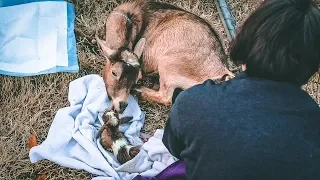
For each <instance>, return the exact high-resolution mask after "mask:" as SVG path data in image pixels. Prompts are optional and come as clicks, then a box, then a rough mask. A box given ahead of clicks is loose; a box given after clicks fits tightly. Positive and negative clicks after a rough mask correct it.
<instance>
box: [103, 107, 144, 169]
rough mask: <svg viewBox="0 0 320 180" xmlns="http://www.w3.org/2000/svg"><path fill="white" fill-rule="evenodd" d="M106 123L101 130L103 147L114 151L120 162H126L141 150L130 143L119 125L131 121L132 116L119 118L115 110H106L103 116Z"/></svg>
mask: <svg viewBox="0 0 320 180" xmlns="http://www.w3.org/2000/svg"><path fill="white" fill-rule="evenodd" d="M102 119H103V121H104V125H103V126H102V127H101V129H100V130H99V134H98V136H100V138H101V139H100V142H101V145H102V147H103V148H104V149H105V150H107V151H110V152H113V154H114V156H115V157H116V158H117V160H118V161H119V163H121V164H124V163H126V162H127V161H129V160H131V159H133V158H134V157H135V156H136V155H137V154H138V153H139V152H140V150H139V148H138V147H134V146H132V145H130V143H129V141H128V140H127V138H126V137H125V136H124V134H123V133H122V132H120V130H119V126H120V125H121V124H123V123H127V122H129V121H130V120H131V119H132V117H123V118H121V119H119V117H118V114H116V113H115V112H114V111H109V110H106V111H105V112H104V114H103V116H102Z"/></svg>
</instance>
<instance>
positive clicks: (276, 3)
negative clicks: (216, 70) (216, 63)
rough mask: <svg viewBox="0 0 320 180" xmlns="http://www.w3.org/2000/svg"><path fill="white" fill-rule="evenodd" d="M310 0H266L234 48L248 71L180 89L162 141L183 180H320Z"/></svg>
mask: <svg viewBox="0 0 320 180" xmlns="http://www.w3.org/2000/svg"><path fill="white" fill-rule="evenodd" d="M319 48H320V11H319V9H318V8H317V7H316V5H315V3H314V2H313V1H312V0H266V1H264V2H263V3H262V4H261V5H260V6H259V7H258V8H257V9H256V11H254V12H253V13H252V14H251V15H250V16H249V17H248V19H247V20H246V21H245V22H244V24H243V26H242V27H241V28H240V30H239V32H238V33H237V35H236V38H235V39H234V41H233V43H231V47H230V57H231V59H232V60H233V61H234V62H236V63H238V64H239V65H240V64H241V65H242V67H243V72H241V73H240V74H238V75H237V76H236V77H235V78H233V79H231V80H229V81H226V82H224V83H219V84H215V83H214V82H213V81H212V80H207V81H205V82H204V83H203V84H200V85H196V86H194V87H191V88H189V89H187V90H185V91H183V92H181V93H180V94H179V95H178V96H177V98H176V100H175V102H174V104H173V106H172V108H171V110H170V113H169V118H168V121H167V123H166V126H165V129H164V135H163V143H164V145H165V146H166V147H167V149H168V150H169V152H170V153H171V154H172V155H173V156H175V157H176V158H178V159H180V160H183V161H184V162H186V164H187V167H186V179H213V180H220V179H224V180H228V179H237V180H238V179H246V180H250V179H254V180H261V179H268V180H270V179H272V180H275V179H281V180H283V179H290V180H294V179H303V180H308V179H314V180H319V179H320V108H319V105H317V103H316V102H315V101H314V100H313V99H312V98H311V97H310V96H309V95H308V94H307V93H306V92H305V91H303V90H302V88H301V87H302V85H304V84H306V83H307V82H308V80H309V79H310V78H311V76H312V75H313V74H315V73H316V72H317V71H318V70H319V64H320V49H319Z"/></svg>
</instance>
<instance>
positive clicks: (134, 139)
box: [29, 75, 176, 179]
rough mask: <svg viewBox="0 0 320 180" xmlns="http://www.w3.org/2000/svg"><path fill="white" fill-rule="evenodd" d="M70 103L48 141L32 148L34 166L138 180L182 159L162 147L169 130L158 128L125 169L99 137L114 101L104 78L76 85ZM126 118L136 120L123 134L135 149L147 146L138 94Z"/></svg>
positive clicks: (86, 79) (131, 100) (123, 128)
mask: <svg viewBox="0 0 320 180" xmlns="http://www.w3.org/2000/svg"><path fill="white" fill-rule="evenodd" d="M68 100H69V102H70V106H69V107H65V108H62V109H60V110H59V111H58V112H57V114H56V116H55V118H54V120H53V123H52V125H51V127H50V130H49V133H48V136H47V139H46V140H45V141H44V142H43V143H42V144H40V145H39V146H35V147H33V148H32V149H31V150H30V153H29V156H30V160H31V162H32V163H35V162H37V161H40V160H43V159H47V160H50V161H52V162H55V163H57V164H59V165H61V166H65V167H70V168H75V169H83V170H86V171H88V172H90V173H92V174H94V175H97V177H95V178H94V179H132V178H133V177H135V176H136V175H138V174H141V175H143V176H155V175H156V174H158V173H159V172H161V171H162V170H163V169H165V168H166V167H167V166H169V165H170V164H172V163H173V162H175V161H176V159H175V158H174V157H173V156H171V155H170V153H169V152H168V150H167V149H166V148H165V146H164V145H163V144H162V141H161V139H162V135H163V130H157V132H156V133H155V135H154V136H153V137H151V138H150V139H149V141H148V142H147V143H145V144H144V145H143V146H142V148H141V151H140V153H139V154H138V155H137V156H136V157H135V158H134V159H133V160H131V161H129V162H127V163H125V164H123V165H121V166H120V164H119V163H118V162H117V160H116V158H115V157H114V155H113V154H112V153H110V152H108V151H105V150H104V149H103V148H102V146H101V144H100V141H99V140H98V139H96V135H97V133H98V130H99V128H100V127H101V125H102V123H103V121H102V119H101V116H102V114H103V112H104V110H105V109H106V108H108V107H109V100H108V96H107V92H106V89H105V84H104V82H103V80H102V78H101V77H100V76H98V75H87V76H85V77H82V78H79V79H77V80H75V81H72V82H71V83H70V86H69V96H68ZM122 116H133V120H132V122H130V124H124V125H122V126H121V127H120V129H121V131H123V132H125V136H126V137H127V138H128V139H129V141H130V142H131V143H132V144H133V145H142V144H143V142H142V141H141V139H140V138H139V135H140V130H141V128H142V126H143V124H144V119H145V114H144V113H143V112H142V111H141V109H140V108H139V106H138V104H137V102H136V100H135V99H134V98H133V97H132V96H130V97H129V105H128V107H127V109H126V110H125V111H124V114H123V115H122Z"/></svg>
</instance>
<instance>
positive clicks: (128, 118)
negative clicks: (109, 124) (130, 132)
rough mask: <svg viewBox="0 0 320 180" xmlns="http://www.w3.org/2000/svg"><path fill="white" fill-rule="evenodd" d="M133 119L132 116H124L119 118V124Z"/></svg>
mask: <svg viewBox="0 0 320 180" xmlns="http://www.w3.org/2000/svg"><path fill="white" fill-rule="evenodd" d="M132 119H133V117H132V116H127V117H123V118H121V119H119V124H124V123H128V122H129V121H131V120H132Z"/></svg>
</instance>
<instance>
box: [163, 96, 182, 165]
mask: <svg viewBox="0 0 320 180" xmlns="http://www.w3.org/2000/svg"><path fill="white" fill-rule="evenodd" d="M180 101H181V95H179V96H178V97H177V99H176V101H175V103H174V104H173V106H172V108H171V110H170V114H169V118H168V120H167V123H166V126H165V128H164V134H163V138H162V142H163V144H164V145H165V146H166V148H167V149H168V150H169V152H170V153H171V154H172V155H173V156H174V157H176V158H178V159H181V157H180V153H181V152H182V150H183V149H184V148H185V147H184V142H183V139H182V132H181V131H182V129H181V128H179V123H180V120H179V104H180ZM182 101H183V100H182Z"/></svg>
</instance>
